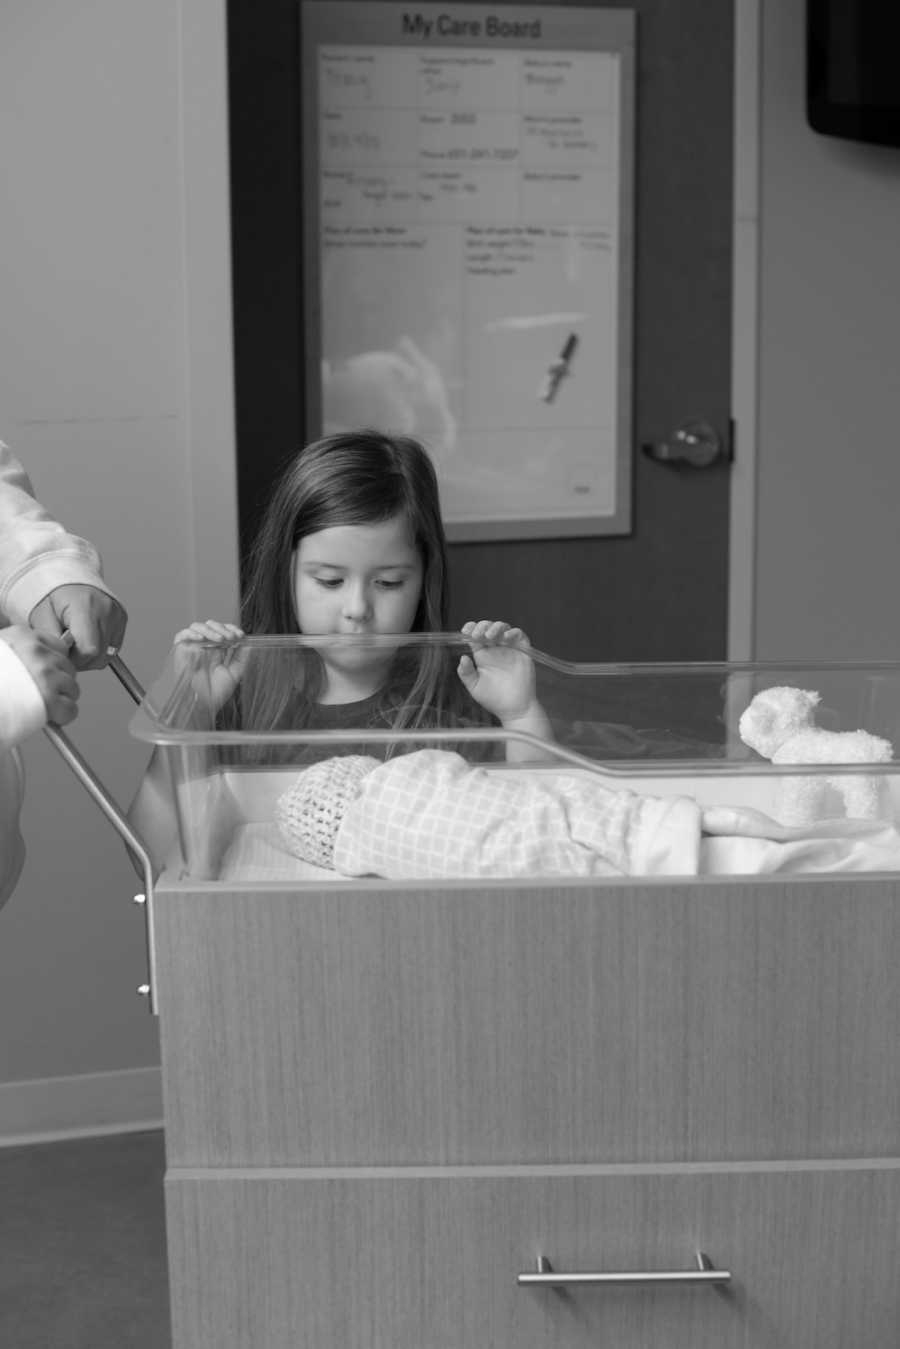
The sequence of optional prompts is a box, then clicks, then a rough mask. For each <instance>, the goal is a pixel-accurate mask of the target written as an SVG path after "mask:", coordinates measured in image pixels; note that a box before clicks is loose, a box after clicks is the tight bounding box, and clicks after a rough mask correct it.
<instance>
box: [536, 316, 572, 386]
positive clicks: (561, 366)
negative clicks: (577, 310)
mask: <svg viewBox="0 0 900 1349" xmlns="http://www.w3.org/2000/svg"><path fill="white" fill-rule="evenodd" d="M577 346H578V334H577V333H569V336H568V337H567V338H566V340H565V342H564V344H563V349H562V351H561V352H560V353H559V356H558V357H557V358H556V360H555V361H553V362H552V363H551V364H550V365H549V366H548V367H547V374H546V375H545V376H544V382H543V384H542V385H541V387H540V391H539V395H538V396H539V397H540V398H541V399H542V400H543V401H544V402H545V403H552V402H553V400H554V398H555V397H556V391H557V389H558V388H559V386H560V384H561V383H562V381H563V380H564V379H565V377H566V375H568V373H569V366H570V364H571V362H572V357H573V356H574V355H575V348H576V347H577Z"/></svg>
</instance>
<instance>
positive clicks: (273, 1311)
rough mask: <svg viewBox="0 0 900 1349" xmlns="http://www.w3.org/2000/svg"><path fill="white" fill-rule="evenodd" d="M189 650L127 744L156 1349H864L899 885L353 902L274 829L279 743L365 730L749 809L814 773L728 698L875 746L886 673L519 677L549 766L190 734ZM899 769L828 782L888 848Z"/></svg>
mask: <svg viewBox="0 0 900 1349" xmlns="http://www.w3.org/2000/svg"><path fill="white" fill-rule="evenodd" d="M460 645H461V639H460V638H458V637H455V638H454V637H450V636H438V637H435V638H426V639H423V638H414V639H413V638H411V639H408V640H405V641H404V642H403V643H402V646H403V656H404V659H406V658H408V659H411V660H413V661H418V660H423V659H426V658H432V659H433V658H434V655H435V652H436V651H437V652H441V651H443V652H444V653H445V654H447V656H448V658H451V659H455V658H456V653H457V652H458V650H459V649H460ZM246 647H247V649H246V652H245V653H244V654H245V655H246V657H247V660H248V662H249V664H247V666H246V668H247V669H250V668H252V666H253V665H254V664H255V666H256V669H257V674H258V677H259V678H260V679H261V680H262V681H263V683H265V680H266V678H267V673H266V672H267V670H271V672H272V675H271V677H272V680H273V682H274V680H275V677H276V673H278V672H279V671H283V665H284V663H285V662H287V663H288V664H290V663H293V664H294V665H295V666H296V669H297V671H298V676H297V679H298V683H299V682H302V679H303V678H305V677H306V675H305V671H306V669H307V666H308V665H309V663H310V662H312V661H314V660H315V659H316V656H315V649H314V648H313V647H312V645H311V644H310V642H309V641H307V640H306V639H303V638H295V639H276V638H268V639H252V640H248V641H247V643H246ZM214 660H215V653H214V651H213V650H212V649H211V648H204V647H203V646H198V647H197V648H196V651H195V653H194V659H193V660H192V661H191V662H189V663H188V664H184V663H183V662H180V663H179V662H176V661H175V660H174V659H170V661H169V664H168V666H167V668H166V670H165V672H164V674H163V675H162V676H161V678H160V679H159V680H158V681H157V682H156V683H155V684H154V685H153V687H152V688H151V689H150V691H149V692H148V694H147V695H146V696H145V697H144V698H143V700H142V702H141V705H140V707H139V709H138V712H137V714H136V716H135V718H134V721H133V723H132V730H133V732H134V734H135V735H137V736H138V737H139V738H141V739H143V740H145V741H147V742H148V744H151V745H154V746H156V747H158V748H159V749H161V751H162V753H163V754H164V756H165V758H166V761H167V764H168V770H169V781H170V794H171V806H172V809H173V819H174V821H175V825H176V828H175V829H174V832H173V835H172V839H171V846H168V847H167V848H166V849H164V850H163V852H164V853H165V855H163V852H159V851H158V852H156V853H155V854H154V853H153V852H152V850H150V849H148V848H146V847H144V845H143V841H142V840H141V839H139V838H137V837H135V836H134V834H133V832H132V834H131V837H130V840H129V842H130V845H131V846H132V848H133V849H134V850H137V851H139V852H141V851H142V852H143V856H144V858H145V866H144V870H145V888H146V889H147V892H148V901H149V902H148V910H149V912H148V931H149V936H150V950H151V956H152V959H151V979H150V983H151V984H152V993H153V998H154V1004H155V1007H156V1010H157V1011H158V1013H159V1018H160V1033H161V1050H162V1072H163V1083H164V1096H165V1125H166V1153H167V1165H168V1170H167V1176H166V1205H167V1222H168V1239H169V1250H170V1275H171V1297H172V1314H173V1344H174V1349H200V1346H204V1347H205V1346H216V1349H218V1347H219V1346H221V1345H228V1346H229V1349H232V1347H233V1349H251V1346H252V1349H276V1347H277V1349H287V1346H291V1347H292V1349H293V1346H303V1347H304V1349H346V1347H347V1346H353V1347H354V1349H432V1346H433V1347H434V1349H438V1347H439V1346H440V1347H443V1346H448V1347H449V1346H453V1349H486V1346H503V1347H504V1349H505V1346H516V1349H537V1347H538V1346H541V1349H544V1347H545V1346H546V1347H547V1349H549V1346H551V1345H552V1346H554V1347H556V1346H563V1347H565V1349H569V1347H570V1346H577V1347H578V1349H587V1346H589V1345H591V1346H593V1345H596V1344H597V1343H608V1344H615V1345H616V1346H618V1347H620V1349H630V1347H633V1349H637V1347H638V1346H640V1347H641V1349H644V1346H653V1345H660V1346H665V1347H666V1349H682V1347H683V1349H687V1347H688V1346H690V1349H705V1347H706V1346H710V1347H711V1346H715V1349H730V1347H731V1346H734V1347H735V1349H737V1346H741V1347H742V1349H746V1347H747V1346H754V1349H755V1347H756V1346H758V1347H759V1349H763V1346H765V1349H770V1346H773V1345H779V1344H784V1345H790V1346H791V1347H792V1349H806V1347H807V1346H809V1347H810V1349H812V1346H815V1349H830V1347H832V1346H833V1349H839V1347H840V1349H844V1347H845V1346H846V1345H849V1344H854V1345H856V1344H858V1345H865V1346H873V1347H874V1346H881V1345H884V1346H887V1345H890V1344H893V1343H894V1342H895V1338H896V1326H897V1324H898V1323H900V1294H898V1290H897V1281H896V1274H895V1270H896V1267H897V1263H898V1258H900V1161H898V1158H900V1068H898V1062H897V1053H896V1045H897V1042H898V1038H900V979H898V978H897V968H898V962H900V875H897V874H894V872H893V871H892V870H891V871H889V870H881V871H879V870H877V869H876V870H872V869H871V868H870V869H863V870H860V871H852V872H850V871H829V870H828V869H827V866H824V865H823V858H822V855H821V854H815V855H814V854H809V855H810V856H815V860H814V861H813V862H812V863H811V867H812V869H805V868H804V865H803V858H802V855H801V856H798V858H797V859H796V860H797V865H795V866H792V867H791V868H790V869H788V870H785V871H774V872H772V871H769V872H766V873H765V874H759V875H749V874H744V875H729V876H720V875H697V876H691V877H685V876H678V877H669V876H666V875H664V874H658V875H655V876H653V877H646V876H642V877H634V876H626V875H622V876H606V877H601V878H597V877H591V878H587V879H586V878H584V877H573V878H569V877H565V876H557V877H552V878H546V877H544V878H540V877H537V878H535V877H516V878H504V877H502V876H499V877H497V876H494V877H491V878H488V879H486V878H484V877H477V876H475V877H465V876H462V877H458V878H448V879H445V880H442V881H440V882H434V881H430V882H427V883H423V882H421V881H416V880H404V881H387V880H385V879H383V878H379V877H367V878H361V879H351V878H348V877H345V876H341V875H340V874H338V873H336V872H334V871H322V870H321V869H318V868H313V867H311V866H310V864H308V863H304V862H301V861H300V860H299V859H297V858H296V857H294V856H293V855H292V854H291V853H290V852H289V851H287V850H286V849H284V848H283V847H282V846H281V842H280V840H279V839H278V837H277V832H275V831H274V826H273V820H274V803H275V801H276V800H277V799H278V797H279V795H280V794H281V793H282V792H283V791H284V790H285V787H286V786H287V785H289V784H290V783H291V782H292V781H295V780H296V779H297V776H298V773H299V772H300V771H302V767H303V764H304V762H307V759H306V758H304V756H310V755H312V757H321V755H322V754H323V753H326V754H327V753H332V752H333V753H341V752H344V751H346V750H347V749H348V748H353V749H355V750H358V751H360V752H366V751H367V750H369V751H373V752H375V753H376V755H379V756H380V755H383V754H384V752H385V750H384V748H383V747H384V746H385V745H387V744H390V745H391V747H392V749H393V750H394V751H396V752H397V753H404V752H412V751H415V750H416V749H418V748H420V747H422V746H423V745H426V746H430V747H432V748H433V747H435V746H438V747H442V746H443V747H448V748H452V749H453V750H454V752H459V753H461V754H463V755H464V756H466V755H469V756H471V757H472V758H473V759H476V760H478V761H479V762H484V763H485V771H486V772H491V773H497V774H538V775H547V774H551V775H552V774H553V773H555V772H557V771H565V772H567V773H569V772H570V773H576V774H588V775H593V776H598V777H599V778H600V779H601V780H602V781H603V782H604V783H608V784H612V785H613V786H614V787H616V788H618V787H620V786H624V787H628V788H629V789H631V790H633V791H635V792H638V793H648V794H653V795H660V796H664V795H666V794H677V795H679V796H684V797H688V798H691V799H694V800H697V801H699V802H701V803H702V804H703V806H704V807H705V806H707V805H708V806H710V807H717V806H722V805H727V806H734V807H736V808H740V809H746V808H748V807H750V808H752V809H755V810H758V811H762V812H763V813H768V812H771V811H772V810H774V808H775V805H776V799H777V790H778V784H779V781H780V780H784V779H785V778H789V777H797V776H800V777H804V778H807V777H808V778H810V779H816V778H826V777H829V776H831V777H834V776H835V774H834V765H829V764H821V763H817V764H808V765H802V771H798V767H797V766H796V765H791V766H789V767H785V766H776V765H773V764H771V763H769V762H767V761H765V760H763V759H761V758H760V756H759V755H757V754H755V753H754V752H753V751H751V750H750V749H749V748H748V747H747V746H746V745H745V744H744V742H743V740H742V739H741V737H740V734H739V733H738V722H739V719H740V716H741V713H742V712H743V711H744V709H745V708H746V707H747V705H748V704H749V703H750V701H751V699H752V698H753V697H754V696H755V695H756V694H757V693H758V692H759V691H760V690H761V689H764V688H774V687H781V686H793V687H799V688H803V689H811V690H815V691H817V692H818V693H820V694H821V702H820V704H819V706H818V708H817V709H816V715H817V720H818V721H819V723H820V724H821V725H823V726H826V727H827V728H828V729H830V730H832V731H842V730H846V731H852V730H855V729H857V728H863V729H865V730H867V731H869V732H871V733H872V734H875V735H879V736H883V737H885V738H886V739H888V740H891V741H892V742H893V743H894V744H895V745H897V746H900V666H896V665H888V664H884V665H877V666H876V665H869V666H862V665H853V664H842V665H816V666H810V665H807V666H802V665H800V664H793V665H787V664H785V665H780V666H778V667H774V666H759V665H725V664H721V665H709V664H704V665H681V666H660V665H655V666H622V665H616V666H612V665H611V666H603V665H591V666H585V665H578V666H572V665H566V664H564V663H560V662H557V661H554V660H551V659H550V658H548V657H545V656H543V655H541V654H540V653H534V660H535V664H536V671H537V682H538V694H539V697H540V698H541V700H542V702H543V704H544V706H545V708H546V710H547V711H548V713H549V715H550V719H551V722H552V724H553V729H554V734H555V737H556V743H555V746H554V747H553V749H552V751H551V753H552V755H553V758H550V759H548V758H547V757H546V754H547V747H546V746H537V745H534V746H532V747H531V748H532V749H533V750H534V754H535V758H534V762H533V763H529V762H526V763H517V764H514V765H509V766H507V765H506V764H505V763H504V762H503V760H502V758H498V757H497V756H496V754H494V753H493V752H491V753H490V754H487V752H486V750H485V746H486V745H494V746H496V745H499V746H500V747H501V748H500V751H499V752H500V753H502V744H503V736H502V734H500V733H499V732H498V731H497V730H496V729H491V728H480V729H473V730H470V731H468V732H463V731H460V730H459V729H458V728H456V729H450V728H447V729H446V730H440V729H437V730H434V729H432V730H427V731H423V730H421V729H419V730H412V731H409V732H400V733H398V734H396V735H395V736H392V735H391V733H390V732H388V731H384V730H372V729H371V728H367V727H360V728H358V729H357V728H352V727H351V728H346V729H344V730H341V731H336V732H332V733H324V732H318V733H316V732H310V731H307V732H303V731H292V730H281V731H278V732H271V731H268V730H267V729H266V728H265V727H262V726H259V725H257V726H254V725H252V724H247V723H246V719H243V720H242V716H241V715H236V716H235V715H232V716H229V717H226V718H224V719H223V718H222V717H219V718H216V717H213V716H211V715H210V713H209V711H208V699H206V698H205V697H204V681H205V680H207V679H208V677H209V674H210V672H211V669H212V664H213V662H214ZM279 677H280V673H279ZM239 711H240V712H243V709H240V710H239ZM59 741H60V746H61V748H63V750H64V752H66V751H67V749H68V742H66V739H65V737H64V736H60V737H59ZM376 747H377V748H376ZM71 761H72V759H71V758H70V762H71ZM557 763H558V765H559V768H558V769H557ZM75 766H76V767H77V766H78V765H77V763H76V764H75ZM896 768H897V765H896V764H895V763H893V762H890V763H882V764H878V765H859V764H850V765H841V772H840V777H854V776H858V775H860V774H862V773H868V774H872V775H874V776H877V777H878V778H879V780H880V781H881V783H882V786H883V789H884V790H883V793H882V819H881V820H880V822H879V826H883V827H884V829H885V830H886V831H890V830H891V829H892V828H893V826H894V824H895V822H896V817H897V813H898V798H897V775H896ZM839 788H840V781H838V783H837V786H836V787H834V788H833V789H831V788H830V789H829V794H825V795H824V796H823V797H822V800H821V809H822V812H823V814H824V816H825V817H826V818H838V817H839V816H840V814H841V811H842V803H841V796H840V790H839ZM92 790H93V791H94V794H95V795H99V796H100V797H102V795H103V794H102V788H100V789H98V788H97V787H96V785H95V786H94V787H93V788H92ZM101 804H103V801H102V799H101ZM104 808H107V813H108V814H110V817H111V818H113V819H114V822H116V819H117V818H118V821H119V825H120V827H121V819H122V817H121V816H120V815H118V812H117V811H116V808H115V807H109V808H108V807H107V806H104ZM128 828H129V826H128V825H127V823H126V824H125V825H124V830H128ZM123 832H124V831H123Z"/></svg>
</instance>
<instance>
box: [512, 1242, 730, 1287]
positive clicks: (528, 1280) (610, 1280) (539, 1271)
mask: <svg viewBox="0 0 900 1349" xmlns="http://www.w3.org/2000/svg"><path fill="white" fill-rule="evenodd" d="M696 1260H697V1266H696V1268H695V1269H623V1270H581V1269H579V1270H555V1269H554V1268H553V1266H552V1265H551V1263H550V1261H549V1260H548V1259H547V1257H546V1256H545V1255H539V1256H538V1258H537V1268H536V1269H534V1270H525V1271H523V1273H521V1274H519V1275H517V1277H516V1283H517V1284H518V1285H519V1287H520V1288H529V1287H531V1288H533V1287H538V1288H584V1287H593V1286H596V1285H603V1284H606V1285H609V1284H620V1285H621V1284H640V1285H647V1284H656V1285H659V1284H673V1283H674V1284H683V1283H686V1284H713V1285H716V1284H727V1283H730V1282H731V1270H730V1269H716V1267H715V1266H714V1265H713V1262H712V1261H711V1260H710V1258H709V1256H708V1255H707V1254H706V1253H705V1252H704V1251H697V1252H696Z"/></svg>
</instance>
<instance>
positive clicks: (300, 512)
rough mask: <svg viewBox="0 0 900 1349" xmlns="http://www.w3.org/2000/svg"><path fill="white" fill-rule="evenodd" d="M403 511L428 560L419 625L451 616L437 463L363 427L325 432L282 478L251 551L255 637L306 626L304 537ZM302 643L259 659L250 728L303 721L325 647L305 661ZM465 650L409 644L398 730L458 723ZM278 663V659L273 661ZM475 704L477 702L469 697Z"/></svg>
mask: <svg viewBox="0 0 900 1349" xmlns="http://www.w3.org/2000/svg"><path fill="white" fill-rule="evenodd" d="M397 515H402V516H403V517H404V518H405V519H406V521H407V524H408V526H409V531H410V536H411V538H412V540H413V542H414V544H415V547H416V548H417V549H418V551H419V555H420V557H421V560H422V593H421V595H420V597H419V604H418V607H417V609H416V613H415V617H414V619H413V624H412V629H411V630H412V631H413V632H441V631H444V630H445V629H446V626H447V622H448V607H449V606H448V586H447V543H446V538H445V535H444V526H443V521H442V519H441V510H440V496H439V492H438V483H437V477H436V475H435V471H434V467H433V465H432V463H431V460H430V459H429V457H428V455H427V453H426V451H425V449H424V448H423V446H422V445H421V444H420V443H419V442H418V441H417V440H414V439H412V438H411V437H409V436H395V435H386V434H384V433H382V432H380V431H373V430H361V431H353V432H348V433H343V434H341V435H335V436H327V437H325V438H324V439H322V440H317V441H315V442H313V443H312V444H311V445H308V446H307V447H306V448H305V449H303V450H301V451H300V453H299V454H298V455H296V457H295V458H294V459H292V460H291V462H290V463H289V464H288V466H287V468H286V469H285V470H284V472H283V473H282V474H281V477H280V478H279V479H278V480H277V482H276V483H275V486H274V488H273V490H272V493H271V496H270V498H269V501H268V504H267V506H266V509H265V512H264V515H263V519H262V523H261V525H260V527H259V530H258V532H257V535H256V539H255V541H254V543H253V546H252V548H251V551H250V554H249V558H248V569H247V584H246V588H245V593H244V602H243V606H242V626H243V628H244V631H245V632H246V633H247V634H248V635H249V636H259V635H263V634H280V633H285V634H287V633H298V632H299V631H300V628H299V625H298V622H297V614H296V607H295V601H294V551H295V549H296V548H297V546H298V544H299V543H300V541H301V539H304V538H306V536H307V535H309V534H316V533H318V531H319V530H322V529H330V528H332V527H334V526H337V525H371V524H377V523H380V522H381V521H383V520H389V519H392V518H393V517H394V516H397ZM298 654H299V653H297V652H296V651H294V652H290V651H285V652H281V653H277V660H276V661H275V662H273V659H272V658H273V657H275V656H276V653H275V652H271V651H267V652H266V660H265V665H264V666H260V667H257V668H256V670H254V662H253V661H251V663H250V665H249V666H248V669H247V671H246V673H245V676H244V679H243V682H242V686H241V693H240V701H241V714H242V715H241V721H242V723H243V725H244V727H245V728H246V729H253V730H260V731H264V730H276V729H301V728H302V727H303V725H304V724H305V723H306V722H307V720H308V718H309V708H310V706H311V705H312V704H314V703H315V702H316V700H317V697H318V695H319V692H320V690H321V685H322V666H321V661H320V660H319V658H318V657H317V656H316V654H315V652H314V651H312V650H309V651H308V652H306V653H304V654H306V655H308V657H309V660H308V662H307V663H306V666H305V667H304V668H303V669H298V659H297V657H298ZM457 660H458V653H457V654H455V655H454V653H453V652H451V651H449V650H447V649H445V648H442V647H438V646H435V647H429V646H427V645H423V646H421V647H419V646H415V645H414V646H412V647H406V648H404V647H401V648H400V649H399V650H398V653H397V656H396V657H395V660H394V666H393V670H392V673H391V677H390V679H389V681H388V687H387V688H386V689H385V690H384V697H383V704H384V705H383V708H382V709H381V711H382V713H383V715H386V716H387V718H388V724H389V725H392V726H393V727H395V728H396V729H398V730H406V729H414V728H415V727H417V726H418V727H436V726H447V725H449V726H453V725H455V724H458V720H459V716H460V713H461V709H462V707H463V706H465V705H466V699H465V695H464V690H463V689H462V686H461V684H460V682H459V680H458V678H457V676H456V673H455V665H456V661H457ZM273 664H274V665H275V666H277V668H273ZM469 708H470V713H471V705H470V704H469Z"/></svg>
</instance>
